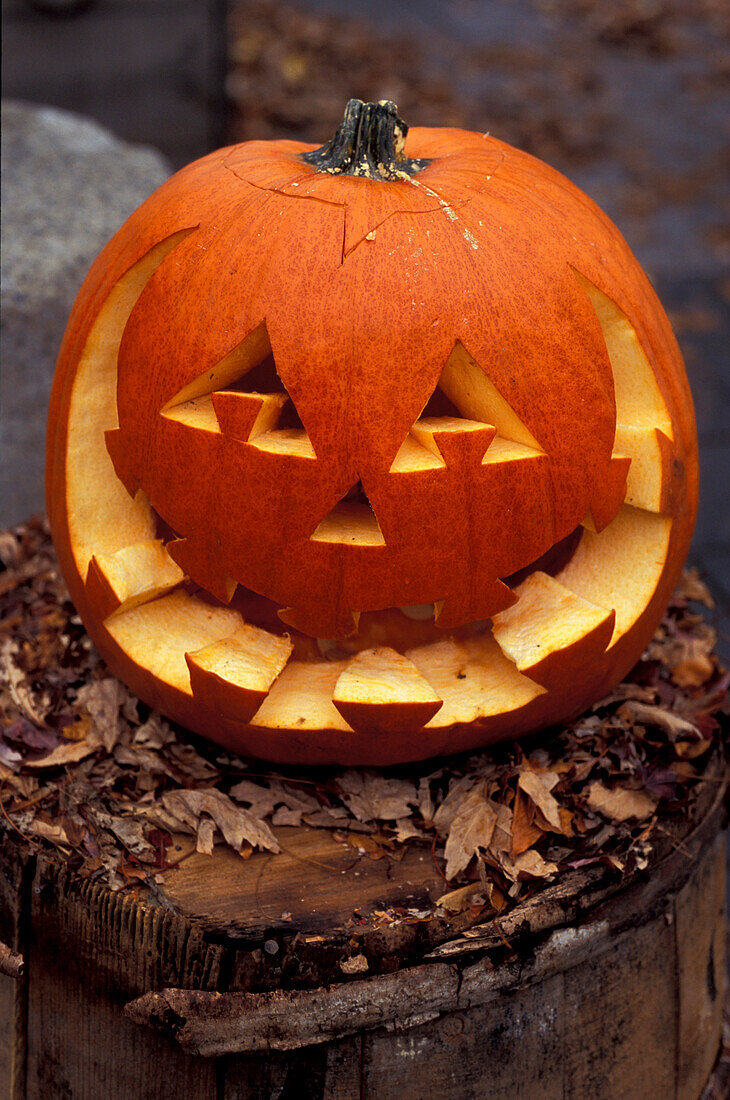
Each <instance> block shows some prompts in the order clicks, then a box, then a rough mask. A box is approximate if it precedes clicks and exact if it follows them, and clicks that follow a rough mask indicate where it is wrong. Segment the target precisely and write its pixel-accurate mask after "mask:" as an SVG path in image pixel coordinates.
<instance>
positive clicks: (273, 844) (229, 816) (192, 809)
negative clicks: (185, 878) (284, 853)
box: [162, 788, 281, 853]
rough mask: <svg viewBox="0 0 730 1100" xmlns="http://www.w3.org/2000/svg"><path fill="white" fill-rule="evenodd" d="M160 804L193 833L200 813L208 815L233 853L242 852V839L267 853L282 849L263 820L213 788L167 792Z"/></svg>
mask: <svg viewBox="0 0 730 1100" xmlns="http://www.w3.org/2000/svg"><path fill="white" fill-rule="evenodd" d="M162 804H163V806H164V808H165V809H166V810H167V811H168V812H169V813H172V814H174V815H175V816H179V817H180V818H181V819H182V820H183V821H185V822H186V823H187V824H188V825H189V826H191V827H192V828H193V829H194V831H195V833H196V835H197V830H198V820H199V818H200V815H201V814H203V813H205V814H209V815H210V817H212V818H213V820H214V821H215V823H216V825H217V826H218V828H219V829H220V831H221V833H222V834H223V838H224V839H225V841H226V843H227V844H228V845H229V846H230V847H231V848H233V850H234V852H239V853H240V852H241V849H242V848H243V844H244V841H247V842H248V843H249V844H250V845H252V847H254V848H263V849H265V850H267V851H270V852H279V851H281V849H280V847H279V844H278V842H277V839H276V837H275V836H274V834H273V833H272V831H271V829H270V828H269V826H268V825H267V824H266V822H265V821H261V820H260V819H259V818H257V817H254V815H253V814H252V813H251V812H250V811H249V810H244V809H243V808H242V807H241V806H236V805H235V803H233V802H232V801H231V799H230V798H229V797H228V795H227V794H224V793H223V792H222V791H217V790H215V789H214V788H209V789H208V790H198V791H191V790H177V791H166V792H165V793H164V794H163V796H162Z"/></svg>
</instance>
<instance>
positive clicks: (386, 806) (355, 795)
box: [337, 768, 418, 822]
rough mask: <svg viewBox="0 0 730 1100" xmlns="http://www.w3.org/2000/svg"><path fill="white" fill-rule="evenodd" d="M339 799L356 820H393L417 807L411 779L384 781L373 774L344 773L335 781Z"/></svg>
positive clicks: (369, 772) (363, 772) (406, 815)
mask: <svg viewBox="0 0 730 1100" xmlns="http://www.w3.org/2000/svg"><path fill="white" fill-rule="evenodd" d="M337 785H338V787H339V789H340V793H341V797H342V800H343V802H344V803H345V805H346V806H347V807H348V808H349V809H350V812H351V813H352V814H354V816H355V817H356V818H357V819H358V821H364V822H368V821H395V820H396V819H397V818H399V817H408V815H409V814H410V812H411V806H417V805H418V794H417V792H416V787H415V784H414V783H413V782H412V781H411V780H410V779H386V778H385V777H384V776H383V775H381V774H380V773H379V772H375V771H355V770H354V769H352V768H351V769H350V770H349V771H346V772H345V773H344V774H343V775H341V776H340V777H339V779H338V780H337Z"/></svg>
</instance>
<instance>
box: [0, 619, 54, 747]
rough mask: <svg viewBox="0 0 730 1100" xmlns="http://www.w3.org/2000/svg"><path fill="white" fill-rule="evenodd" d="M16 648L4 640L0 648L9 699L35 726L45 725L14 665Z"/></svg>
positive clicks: (22, 676) (36, 704) (22, 678)
mask: <svg viewBox="0 0 730 1100" xmlns="http://www.w3.org/2000/svg"><path fill="white" fill-rule="evenodd" d="M16 648H17V647H16V646H15V645H14V644H13V642H12V641H11V640H10V638H6V639H5V640H4V642H3V643H2V646H0V665H1V666H2V668H3V670H4V672H5V681H6V683H7V685H8V690H9V692H10V697H11V699H12V700H13V702H14V703H15V705H16V706H17V707H18V709H19V710H20V711H21V712H22V713H23V714H24V715H25V716H26V718H29V719H30V721H31V722H33V723H34V725H36V726H43V725H45V719H44V716H43V714H42V713H41V711H40V709H39V704H38V703H37V701H36V699H35V698H34V696H33V694H32V692H31V690H30V688H29V687H28V684H27V681H26V676H25V674H24V673H23V671H22V670H21V669H20V668H18V666H17V665H16V663H15V660H14V656H15V653H16Z"/></svg>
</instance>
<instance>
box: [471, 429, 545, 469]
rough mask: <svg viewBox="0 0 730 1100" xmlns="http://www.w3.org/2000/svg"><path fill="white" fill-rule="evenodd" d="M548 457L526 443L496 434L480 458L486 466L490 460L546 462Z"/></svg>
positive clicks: (498, 461) (501, 461)
mask: <svg viewBox="0 0 730 1100" xmlns="http://www.w3.org/2000/svg"><path fill="white" fill-rule="evenodd" d="M547 461H548V457H547V455H546V454H545V452H544V451H539V450H537V449H536V448H535V447H530V446H528V444H527V443H517V442H515V441H514V440H512V439H504V438H503V437H502V436H501V435H496V436H495V437H494V439H493V440H492V442H491V443H490V445H489V447H488V448H487V452H486V454H485V455H484V458H483V459H482V465H483V466H487V465H489V464H490V463H492V462H495V463H500V464H501V463H503V462H547Z"/></svg>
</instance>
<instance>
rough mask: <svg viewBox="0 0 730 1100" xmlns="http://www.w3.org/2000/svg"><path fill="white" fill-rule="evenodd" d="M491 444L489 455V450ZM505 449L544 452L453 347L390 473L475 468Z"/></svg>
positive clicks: (469, 360) (471, 361)
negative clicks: (525, 449) (506, 447)
mask: <svg viewBox="0 0 730 1100" xmlns="http://www.w3.org/2000/svg"><path fill="white" fill-rule="evenodd" d="M494 440H497V442H496V443H495V444H494V448H493V451H494V453H493V454H492V453H491V452H489V448H490V446H491V445H492V443H493V441H494ZM505 444H508V445H509V446H508V449H509V448H510V447H512V449H513V445H517V446H518V448H522V449H523V450H524V448H525V447H528V448H529V449H530V450H532V451H536V452H541V451H542V448H541V447H540V444H539V443H538V442H537V440H536V439H535V437H534V436H533V435H532V433H531V432H530V430H529V429H528V428H527V426H526V425H525V424H524V423H523V422H522V420H520V418H519V416H518V415H517V413H516V412H515V411H514V409H513V408H512V406H511V405H510V404H509V402H508V401H506V400H505V398H504V397H503V396H502V394H501V393H500V392H499V390H498V389H497V388H496V386H495V385H494V383H493V382H492V381H491V380H490V379H489V378H488V377H487V375H486V374H485V372H484V371H483V370H482V369H481V367H480V366H479V365H478V364H477V363H476V362H475V360H474V359H472V357H471V356H470V355H469V353H468V352H467V350H466V348H465V347H464V346H463V344H460V343H457V344H456V345H455V347H454V350H453V351H452V353H451V355H450V356H449V359H448V361H447V363H446V365H445V367H444V369H443V371H442V372H441V377H440V378H439V381H438V384H437V386H436V388H435V390H434V391H433V393H432V395H431V397H430V398H429V400H428V402H427V404H426V406H425V407H424V409H423V412H422V413H421V415H420V417H419V418H418V420H416V422H415V423H414V425H413V427H412V428H411V430H410V433H409V435H408V436H407V438H406V440H405V442H404V443H403V444H402V446H401V448H400V450H399V451H398V454H397V455H396V457H395V460H394V462H393V465H392V467H391V471H392V472H393V473H398V472H402V473H407V472H411V471H414V470H421V469H424V468H426V467H429V466H439V465H440V466H463V465H475V464H479V463H481V462H483V461H486V459H485V455H487V453H488V452H489V457H493V458H495V460H496V459H497V456H498V455H500V456H502V457H504V454H503V452H504V447H505ZM511 453H512V450H510V454H511Z"/></svg>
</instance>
